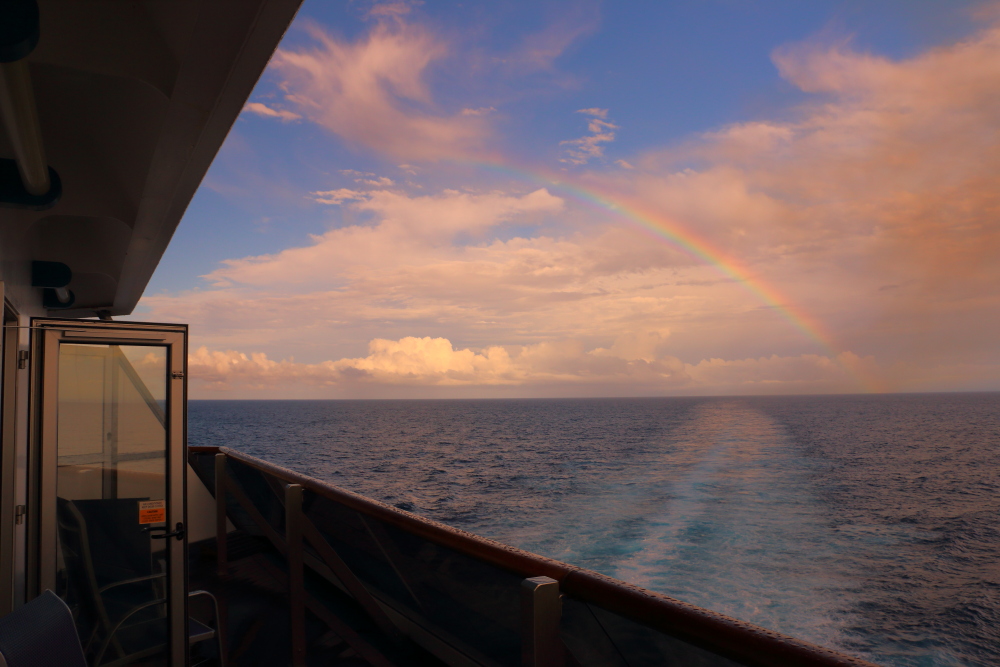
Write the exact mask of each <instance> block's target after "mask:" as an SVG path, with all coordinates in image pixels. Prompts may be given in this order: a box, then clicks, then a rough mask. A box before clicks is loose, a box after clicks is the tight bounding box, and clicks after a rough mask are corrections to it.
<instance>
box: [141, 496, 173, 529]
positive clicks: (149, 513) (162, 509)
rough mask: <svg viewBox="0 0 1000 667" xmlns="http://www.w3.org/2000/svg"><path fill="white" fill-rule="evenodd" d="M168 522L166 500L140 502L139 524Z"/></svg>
mask: <svg viewBox="0 0 1000 667" xmlns="http://www.w3.org/2000/svg"><path fill="white" fill-rule="evenodd" d="M166 520H167V501H166V500H140V501H139V523H140V524H142V523H160V522H162V521H166Z"/></svg>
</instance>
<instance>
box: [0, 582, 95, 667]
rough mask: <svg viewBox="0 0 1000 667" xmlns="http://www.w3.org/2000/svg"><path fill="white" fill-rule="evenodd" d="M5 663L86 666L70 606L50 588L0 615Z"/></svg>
mask: <svg viewBox="0 0 1000 667" xmlns="http://www.w3.org/2000/svg"><path fill="white" fill-rule="evenodd" d="M0 655H2V656H3V660H5V661H6V664H7V667H87V662H86V660H84V657H83V648H82V647H81V646H80V638H79V637H78V636H77V634H76V626H75V625H74V624H73V615H72V614H71V613H70V611H69V607H67V606H66V603H65V602H63V601H62V600H61V599H60V598H59V596H57V595H56V594H55V593H53V592H52V591H45V592H44V593H42V594H41V595H39V596H38V597H37V598H35V599H34V600H32V601H31V602H29V603H28V604H26V605H24V606H23V607H21V608H19V609H16V610H14V611H12V612H11V613H9V614H7V615H6V616H4V617H3V618H0Z"/></svg>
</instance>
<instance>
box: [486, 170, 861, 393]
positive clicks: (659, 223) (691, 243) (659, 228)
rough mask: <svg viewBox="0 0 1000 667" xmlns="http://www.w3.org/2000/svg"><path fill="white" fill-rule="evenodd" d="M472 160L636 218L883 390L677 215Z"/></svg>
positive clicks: (818, 327)
mask: <svg viewBox="0 0 1000 667" xmlns="http://www.w3.org/2000/svg"><path fill="white" fill-rule="evenodd" d="M472 164H473V165H474V166H478V167H482V168H485V169H488V170H490V171H495V172H500V173H503V174H506V175H508V176H513V177H517V178H527V179H529V180H531V181H534V182H541V183H546V184H548V185H551V186H552V187H553V188H557V189H558V190H561V191H564V192H567V193H569V194H571V195H573V196H574V198H576V199H579V200H582V201H585V202H589V203H591V204H594V205H596V206H598V207H599V208H602V209H604V210H606V211H610V212H612V213H614V214H615V215H618V216H620V217H622V218H625V219H627V220H629V221H631V222H632V223H634V224H636V225H638V226H639V227H640V228H641V229H643V230H645V231H647V232H649V233H651V234H652V235H653V236H655V237H656V238H658V239H661V240H664V241H666V242H667V243H669V244H671V245H672V246H674V247H675V248H678V249H679V250H681V251H682V252H684V253H685V254H687V255H689V256H691V257H693V258H695V259H697V260H699V261H701V262H703V263H705V264H708V265H709V266H712V267H714V268H715V269H716V270H717V271H718V272H719V273H721V274H722V275H724V276H726V277H728V278H731V279H733V280H734V281H735V282H737V283H738V284H740V285H741V286H742V287H743V288H744V289H746V290H747V291H748V292H749V293H750V294H752V295H753V296H754V297H755V298H757V299H758V300H760V301H761V302H763V303H764V304H765V305H766V306H768V307H769V308H770V309H771V310H773V311H774V312H776V313H778V314H779V315H780V316H781V317H782V318H784V319H785V320H786V321H787V322H788V323H789V324H791V325H792V327H794V328H795V329H797V330H798V331H799V332H801V333H802V334H803V335H804V336H806V337H807V338H808V339H810V340H812V341H813V342H815V343H816V344H817V345H819V347H820V348H821V350H822V351H823V352H824V353H825V354H826V355H827V356H829V358H830V359H831V360H833V361H834V362H835V363H837V365H838V366H840V367H841V368H842V369H843V370H844V371H846V372H847V373H848V374H849V375H850V376H852V377H853V378H855V379H856V380H857V381H858V383H859V385H861V386H862V387H863V388H864V389H865V391H869V392H871V391H877V390H878V389H876V387H875V386H874V385H873V384H872V383H871V382H870V381H867V380H866V379H865V378H862V377H861V376H860V375H859V374H858V373H857V372H855V371H854V370H853V369H851V368H848V367H847V366H845V365H844V364H843V363H842V361H841V360H840V358H839V355H840V351H839V350H838V349H837V347H836V346H835V345H834V343H833V339H832V337H831V336H830V334H829V333H828V332H827V331H826V330H825V328H824V327H823V325H822V323H821V322H820V321H819V320H817V319H816V318H815V317H813V316H812V315H810V314H809V313H807V312H806V311H805V310H804V309H802V308H801V307H799V306H796V305H795V304H793V303H792V302H791V300H790V299H788V298H787V297H785V296H784V295H782V294H781V293H780V292H779V291H778V290H777V289H775V288H774V287H772V286H771V285H768V284H767V283H766V282H765V281H764V280H763V279H761V278H759V277H757V276H755V275H754V273H753V272H752V271H751V270H750V269H749V268H748V267H747V266H745V265H744V264H743V263H741V262H740V261H739V260H738V259H736V258H735V257H733V256H732V255H729V254H727V253H726V252H724V251H723V250H721V249H719V248H716V247H714V246H713V245H712V244H711V243H709V242H708V241H707V240H705V239H704V238H702V237H699V236H698V235H696V234H695V233H694V232H692V231H691V230H690V229H687V228H686V227H684V226H683V225H681V224H680V223H678V222H676V221H675V220H672V219H670V218H668V217H667V216H665V215H663V214H661V213H657V212H654V211H651V210H648V209H644V208H642V207H640V206H638V205H636V204H634V203H629V202H625V201H624V200H623V199H622V198H621V197H614V198H613V197H612V196H610V195H608V194H606V193H602V192H599V191H598V190H597V189H596V188H593V187H587V188H584V187H582V186H580V185H578V184H576V183H572V182H569V181H567V180H565V179H562V178H559V177H557V176H555V175H553V174H546V173H543V172H541V171H536V170H526V169H519V168H514V167H512V166H510V165H509V164H506V163H501V162H475V163H472Z"/></svg>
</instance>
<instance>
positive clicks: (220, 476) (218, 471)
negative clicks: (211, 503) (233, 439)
mask: <svg viewBox="0 0 1000 667" xmlns="http://www.w3.org/2000/svg"><path fill="white" fill-rule="evenodd" d="M226 536H227V531H226V455H225V454H216V455H215V569H216V572H217V573H218V575H219V576H220V577H224V576H226V574H227V573H228V571H229V549H228V547H229V544H228V540H227V537H226Z"/></svg>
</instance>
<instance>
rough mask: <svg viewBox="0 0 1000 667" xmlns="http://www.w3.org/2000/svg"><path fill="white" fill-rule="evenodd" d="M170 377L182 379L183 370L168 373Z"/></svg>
mask: <svg viewBox="0 0 1000 667" xmlns="http://www.w3.org/2000/svg"><path fill="white" fill-rule="evenodd" d="M170 377H172V378H173V379H175V380H183V379H184V371H174V372H173V373H171V374H170Z"/></svg>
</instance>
